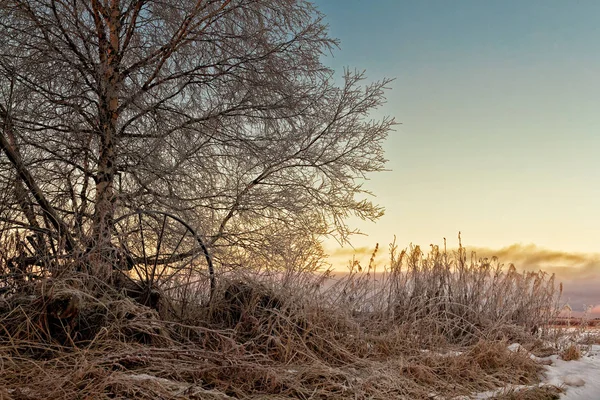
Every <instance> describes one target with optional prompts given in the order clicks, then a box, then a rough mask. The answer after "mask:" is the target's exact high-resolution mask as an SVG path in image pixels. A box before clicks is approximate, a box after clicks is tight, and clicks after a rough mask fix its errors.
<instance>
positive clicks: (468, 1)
mask: <svg viewBox="0 0 600 400" xmlns="http://www.w3.org/2000/svg"><path fill="white" fill-rule="evenodd" d="M316 5H317V7H318V9H319V10H320V11H321V12H323V13H324V14H325V15H326V22H327V23H328V24H329V28H330V34H331V36H332V37H335V38H338V39H339V40H340V41H341V46H340V49H339V50H338V51H336V52H334V55H333V57H327V58H326V59H325V63H326V64H327V65H329V66H331V67H332V68H334V69H335V70H336V71H339V72H340V74H341V71H342V70H343V68H344V67H350V68H357V69H366V71H367V76H368V77H369V78H370V79H373V80H376V79H381V78H383V77H391V78H395V81H394V82H393V83H392V85H391V88H392V89H391V91H389V92H388V102H387V104H386V105H385V106H384V107H383V108H381V109H380V110H378V111H377V112H375V113H373V117H374V118H381V117H382V116H384V115H390V116H393V117H395V118H396V121H397V122H398V123H400V124H401V125H398V126H397V127H396V131H395V132H393V133H392V134H391V135H390V137H389V139H388V141H387V142H386V143H385V150H386V156H387V158H388V159H389V163H388V168H389V169H390V171H389V172H383V173H378V174H373V175H372V176H371V179H370V181H368V182H367V183H366V185H365V187H366V188H368V189H369V190H371V191H372V192H373V193H374V194H375V195H376V198H375V199H374V200H375V201H376V202H377V203H379V204H381V205H382V206H384V207H385V208H386V215H385V216H384V217H383V218H381V220H379V221H378V222H377V223H376V224H373V223H367V222H363V221H352V223H353V224H354V225H355V226H357V227H359V228H360V229H361V230H362V231H363V232H364V233H365V234H367V235H368V236H366V237H358V238H356V239H354V240H353V241H352V244H353V245H354V246H357V247H362V246H371V247H372V246H374V244H375V243H380V246H382V247H384V248H385V247H387V244H388V243H389V242H390V241H391V240H392V239H393V236H394V235H396V237H397V242H398V244H400V246H401V247H403V246H406V245H408V244H409V243H416V244H421V245H423V246H428V245H429V244H430V243H436V244H442V243H443V238H444V237H445V238H448V242H449V244H454V245H456V244H457V235H458V232H459V231H460V232H462V239H463V243H464V244H468V245H471V246H475V247H478V248H489V249H501V248H505V247H507V246H511V245H513V244H515V243H517V244H523V245H530V244H534V245H536V246H538V247H539V248H540V249H550V250H553V251H563V252H575V253H595V252H600V250H599V249H598V239H600V207H599V206H600V157H599V156H600V152H599V150H600V110H599V105H600V23H598V21H599V19H598V18H599V16H600V2H598V1H596V0H591V1H582V0H578V1H576V2H570V1H555V0H539V1H538V0H527V1H522V0H517V1H513V0H503V1H480V0H454V1H444V0H437V1H433V0H420V1H401V0H376V1H372V2H364V1H359V0H345V1H343V2H342V1H337V0H318V1H316ZM328 245H331V243H328ZM334 247H335V246H334Z"/></svg>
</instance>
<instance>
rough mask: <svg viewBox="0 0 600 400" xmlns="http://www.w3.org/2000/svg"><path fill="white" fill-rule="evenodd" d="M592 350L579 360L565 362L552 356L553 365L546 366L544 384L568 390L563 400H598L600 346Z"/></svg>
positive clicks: (594, 346) (599, 387) (592, 347)
mask: <svg viewBox="0 0 600 400" xmlns="http://www.w3.org/2000/svg"><path fill="white" fill-rule="evenodd" d="M589 347H590V349H589V351H587V352H586V353H585V354H584V355H583V357H581V359H579V360H573V361H564V360H561V359H560V358H559V357H558V356H557V355H554V356H550V357H549V358H550V359H551V360H552V365H549V366H546V374H545V378H544V383H548V384H550V385H555V386H560V387H562V388H563V389H566V392H565V393H563V395H562V396H561V399H564V400H588V399H589V400H598V398H599V397H600V345H592V346H589Z"/></svg>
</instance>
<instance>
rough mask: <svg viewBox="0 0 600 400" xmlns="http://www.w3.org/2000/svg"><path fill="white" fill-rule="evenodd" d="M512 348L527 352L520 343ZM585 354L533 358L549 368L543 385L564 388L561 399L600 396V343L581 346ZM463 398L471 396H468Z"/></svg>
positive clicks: (478, 396) (594, 399)
mask: <svg viewBox="0 0 600 400" xmlns="http://www.w3.org/2000/svg"><path fill="white" fill-rule="evenodd" d="M509 349H510V350H512V351H526V350H525V349H523V348H522V347H521V346H520V345H519V344H517V343H515V344H512V345H510V346H509ZM581 349H582V353H583V354H582V357H581V358H580V359H579V360H572V361H564V360H562V359H561V358H560V357H559V356H558V355H552V356H549V357H536V356H534V355H533V354H532V355H531V357H532V358H533V359H535V360H536V361H538V362H540V363H541V364H547V365H545V366H544V368H545V369H546V371H545V373H544V377H543V379H542V382H541V383H540V385H553V386H557V387H559V388H561V389H563V390H564V392H563V393H562V394H561V396H560V398H561V400H599V399H600V345H597V344H594V345H589V346H587V345H581ZM525 388H527V386H511V387H506V388H503V389H500V390H495V391H489V392H483V393H478V394H476V395H474V396H471V397H470V399H477V400H483V399H488V398H490V397H493V396H495V395H498V394H500V393H503V392H505V391H506V390H507V389H514V390H521V389H525ZM463 399H465V400H466V399H467V398H466V397H464V398H463Z"/></svg>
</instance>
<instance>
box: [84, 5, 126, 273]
mask: <svg viewBox="0 0 600 400" xmlns="http://www.w3.org/2000/svg"><path fill="white" fill-rule="evenodd" d="M92 7H93V10H94V20H95V23H96V30H97V34H98V41H99V56H100V66H101V71H100V73H99V80H100V85H99V87H100V94H99V95H100V101H99V108H100V109H99V123H100V126H99V130H100V132H99V134H100V148H99V154H100V157H99V160H98V172H97V175H96V199H95V200H96V201H95V203H96V204H95V210H94V229H93V243H92V247H93V248H92V257H91V259H90V261H91V271H90V272H91V273H92V274H94V275H95V276H96V277H98V278H100V279H107V278H108V277H109V276H110V275H111V270H112V264H113V261H114V260H112V259H111V256H110V255H111V254H113V252H111V251H108V250H109V249H110V247H111V236H112V230H113V225H112V224H113V218H114V213H115V201H116V196H115V190H114V178H115V173H116V169H115V157H116V151H115V144H116V143H115V141H116V136H117V124H118V119H119V110H118V108H119V86H120V84H121V77H120V73H119V47H120V46H119V31H120V25H121V24H120V12H121V11H120V5H119V0H112V1H111V3H110V9H108V10H107V9H106V8H105V7H103V5H102V4H100V3H99V2H98V1H97V0H96V1H92ZM107 33H108V38H107Z"/></svg>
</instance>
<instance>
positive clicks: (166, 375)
mask: <svg viewBox="0 0 600 400" xmlns="http://www.w3.org/2000/svg"><path fill="white" fill-rule="evenodd" d="M494 262H495V261H494ZM494 262H488V261H485V260H484V261H482V260H479V261H472V262H471V263H466V259H465V251H464V249H462V248H461V249H460V250H459V252H457V253H456V254H446V253H442V252H439V251H437V250H436V249H435V248H434V251H433V252H432V254H430V255H428V256H425V255H423V254H422V253H421V252H420V250H419V249H418V248H413V249H412V250H411V251H409V252H403V253H402V254H401V255H400V256H398V257H397V256H396V255H395V250H394V249H392V264H391V269H390V270H388V271H386V272H384V273H383V274H381V273H380V274H375V271H374V267H373V266H372V265H369V266H367V267H365V268H363V267H361V266H359V265H357V264H353V265H352V268H351V271H350V273H349V274H347V275H346V276H344V277H342V278H341V279H339V280H338V281H337V282H336V283H335V284H333V285H329V286H328V287H324V283H325V282H327V281H328V279H329V274H328V273H324V274H315V273H314V271H308V272H305V273H302V272H294V274H293V275H290V274H285V273H282V272H280V271H278V272H276V273H272V274H263V275H250V276H245V277H243V278H242V277H241V276H240V275H238V276H237V277H236V279H228V278H227V276H221V279H220V280H219V286H218V288H217V290H216V292H215V293H214V295H213V298H212V301H211V302H210V303H200V302H194V301H193V296H194V293H193V291H191V290H187V291H185V292H183V291H182V292H180V293H187V295H188V296H191V299H188V298H177V299H169V298H164V297H163V298H161V302H160V307H158V308H159V309H158V310H153V309H150V308H148V307H146V306H143V305H141V304H139V303H137V302H135V301H134V300H133V299H131V298H129V297H127V296H125V295H124V294H123V292H120V291H118V290H114V289H113V288H111V287H109V286H107V285H103V284H101V283H98V282H94V281H93V280H90V279H89V278H88V277H86V276H83V275H82V276H71V277H68V278H64V279H50V278H45V279H40V280H38V281H37V282H34V283H31V284H28V285H24V286H22V287H21V288H20V290H19V291H17V292H14V293H11V294H10V295H5V296H4V297H3V298H2V299H1V300H0V327H1V330H0V369H1V373H0V388H2V389H0V399H5V398H6V399H39V398H47V399H75V398H82V399H83V398H92V399H112V398H140V399H188V398H192V399H193V398H198V399H200V398H202V399H205V398H207V399H211V398H214V399H225V398H242V399H251V398H272V399H275V398H301V399H302V398H303V399H308V398H333V399H335V398H353V399H366V398H369V399H389V398H405V399H429V398H431V396H432V395H436V396H439V397H441V398H451V397H454V396H459V395H468V394H470V393H473V392H476V391H485V390H492V389H494V388H498V387H502V386H503V385H505V384H507V383H511V384H515V385H528V384H534V383H536V382H537V381H538V373H539V371H540V370H541V366H540V365H538V364H536V363H535V362H534V361H533V360H532V359H531V358H529V357H528V356H527V355H526V354H524V353H523V352H511V351H508V350H507V346H506V345H507V342H506V340H509V339H510V340H514V339H515V338H519V339H521V341H522V342H523V343H524V342H527V341H530V342H533V336H532V334H531V326H532V325H534V324H535V326H540V327H543V326H544V323H545V322H547V318H549V317H550V315H551V308H552V307H553V304H554V302H555V301H556V297H555V296H556V293H554V292H552V288H553V285H554V282H553V279H552V278H549V277H546V276H545V275H544V274H542V273H540V274H533V275H531V274H519V273H517V272H516V271H515V270H514V268H509V269H508V270H504V269H502V268H500V267H499V266H496V264H494ZM501 293H502V294H503V296H500V294H501ZM536 296H537V297H536ZM544 302H545V303H544ZM183 303H185V304H187V306H186V311H185V312H182V310H181V309H174V307H177V305H178V304H183ZM190 304H194V307H190ZM174 305H175V306H174ZM507 398H508V397H507ZM531 398H543V397H531ZM546 398H550V397H546Z"/></svg>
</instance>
